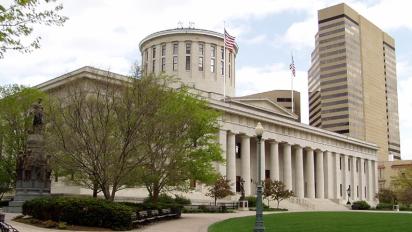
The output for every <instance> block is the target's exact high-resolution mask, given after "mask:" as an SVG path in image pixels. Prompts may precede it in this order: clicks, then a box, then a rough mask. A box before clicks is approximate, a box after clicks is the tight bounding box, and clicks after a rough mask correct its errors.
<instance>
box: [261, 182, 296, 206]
mask: <svg viewBox="0 0 412 232" xmlns="http://www.w3.org/2000/svg"><path fill="white" fill-rule="evenodd" d="M267 182H270V184H269V186H270V189H269V190H268V193H271V195H270V198H272V199H273V200H275V201H276V202H277V206H276V208H279V204H280V202H281V201H282V200H285V199H288V198H290V197H293V196H294V193H293V192H292V191H291V190H288V189H286V186H285V184H284V183H283V182H282V181H278V180H275V181H271V180H267V181H266V183H267Z"/></svg>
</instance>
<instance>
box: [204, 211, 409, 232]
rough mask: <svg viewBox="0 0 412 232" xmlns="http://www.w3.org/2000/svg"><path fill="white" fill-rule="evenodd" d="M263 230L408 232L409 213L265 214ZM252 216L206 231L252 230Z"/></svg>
mask: <svg viewBox="0 0 412 232" xmlns="http://www.w3.org/2000/svg"><path fill="white" fill-rule="evenodd" d="M264 222H265V228H266V230H265V231H266V232H271V231H273V232H275V231H276V232H298V231H299V232H303V231H304V232H338V231H339V232H340V231H342V232H363V231H366V232H398V231H399V232H407V231H412V214H404V213H366V212H302V213H279V214H270V215H264ZM254 224H255V217H254V216H252V217H243V218H232V219H229V220H225V221H222V222H218V223H216V224H213V225H212V226H210V227H209V230H208V231H209V232H229V231H234V232H242V231H245V232H246V231H247V232H252V231H253V226H254Z"/></svg>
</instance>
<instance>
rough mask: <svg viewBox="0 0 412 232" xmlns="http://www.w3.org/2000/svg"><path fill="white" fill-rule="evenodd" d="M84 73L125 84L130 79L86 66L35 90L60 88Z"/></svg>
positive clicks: (40, 85) (38, 86)
mask: <svg viewBox="0 0 412 232" xmlns="http://www.w3.org/2000/svg"><path fill="white" fill-rule="evenodd" d="M82 73H91V74H94V75H98V76H110V77H111V78H114V79H115V80H118V81H125V82H127V81H128V79H129V77H128V76H125V75H122V74H118V73H114V72H110V71H106V70H102V69H98V68H94V67H91V66H84V67H81V68H79V69H76V70H74V71H71V72H68V73H65V74H63V75H61V76H58V77H55V78H53V79H50V80H48V81H46V82H43V83H40V84H38V85H35V86H34V88H37V89H40V90H43V91H46V90H48V89H51V88H54V87H56V86H59V85H60V83H62V81H63V80H65V79H68V78H71V77H73V76H76V75H79V74H82Z"/></svg>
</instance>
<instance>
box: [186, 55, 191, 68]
mask: <svg viewBox="0 0 412 232" xmlns="http://www.w3.org/2000/svg"><path fill="white" fill-rule="evenodd" d="M189 70H190V56H186V71H189Z"/></svg>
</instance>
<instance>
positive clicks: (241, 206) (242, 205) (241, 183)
mask: <svg viewBox="0 0 412 232" xmlns="http://www.w3.org/2000/svg"><path fill="white" fill-rule="evenodd" d="M239 187H240V194H241V196H240V199H239V210H243V211H249V202H248V201H247V200H246V197H245V180H243V179H242V178H240V181H239Z"/></svg>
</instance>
